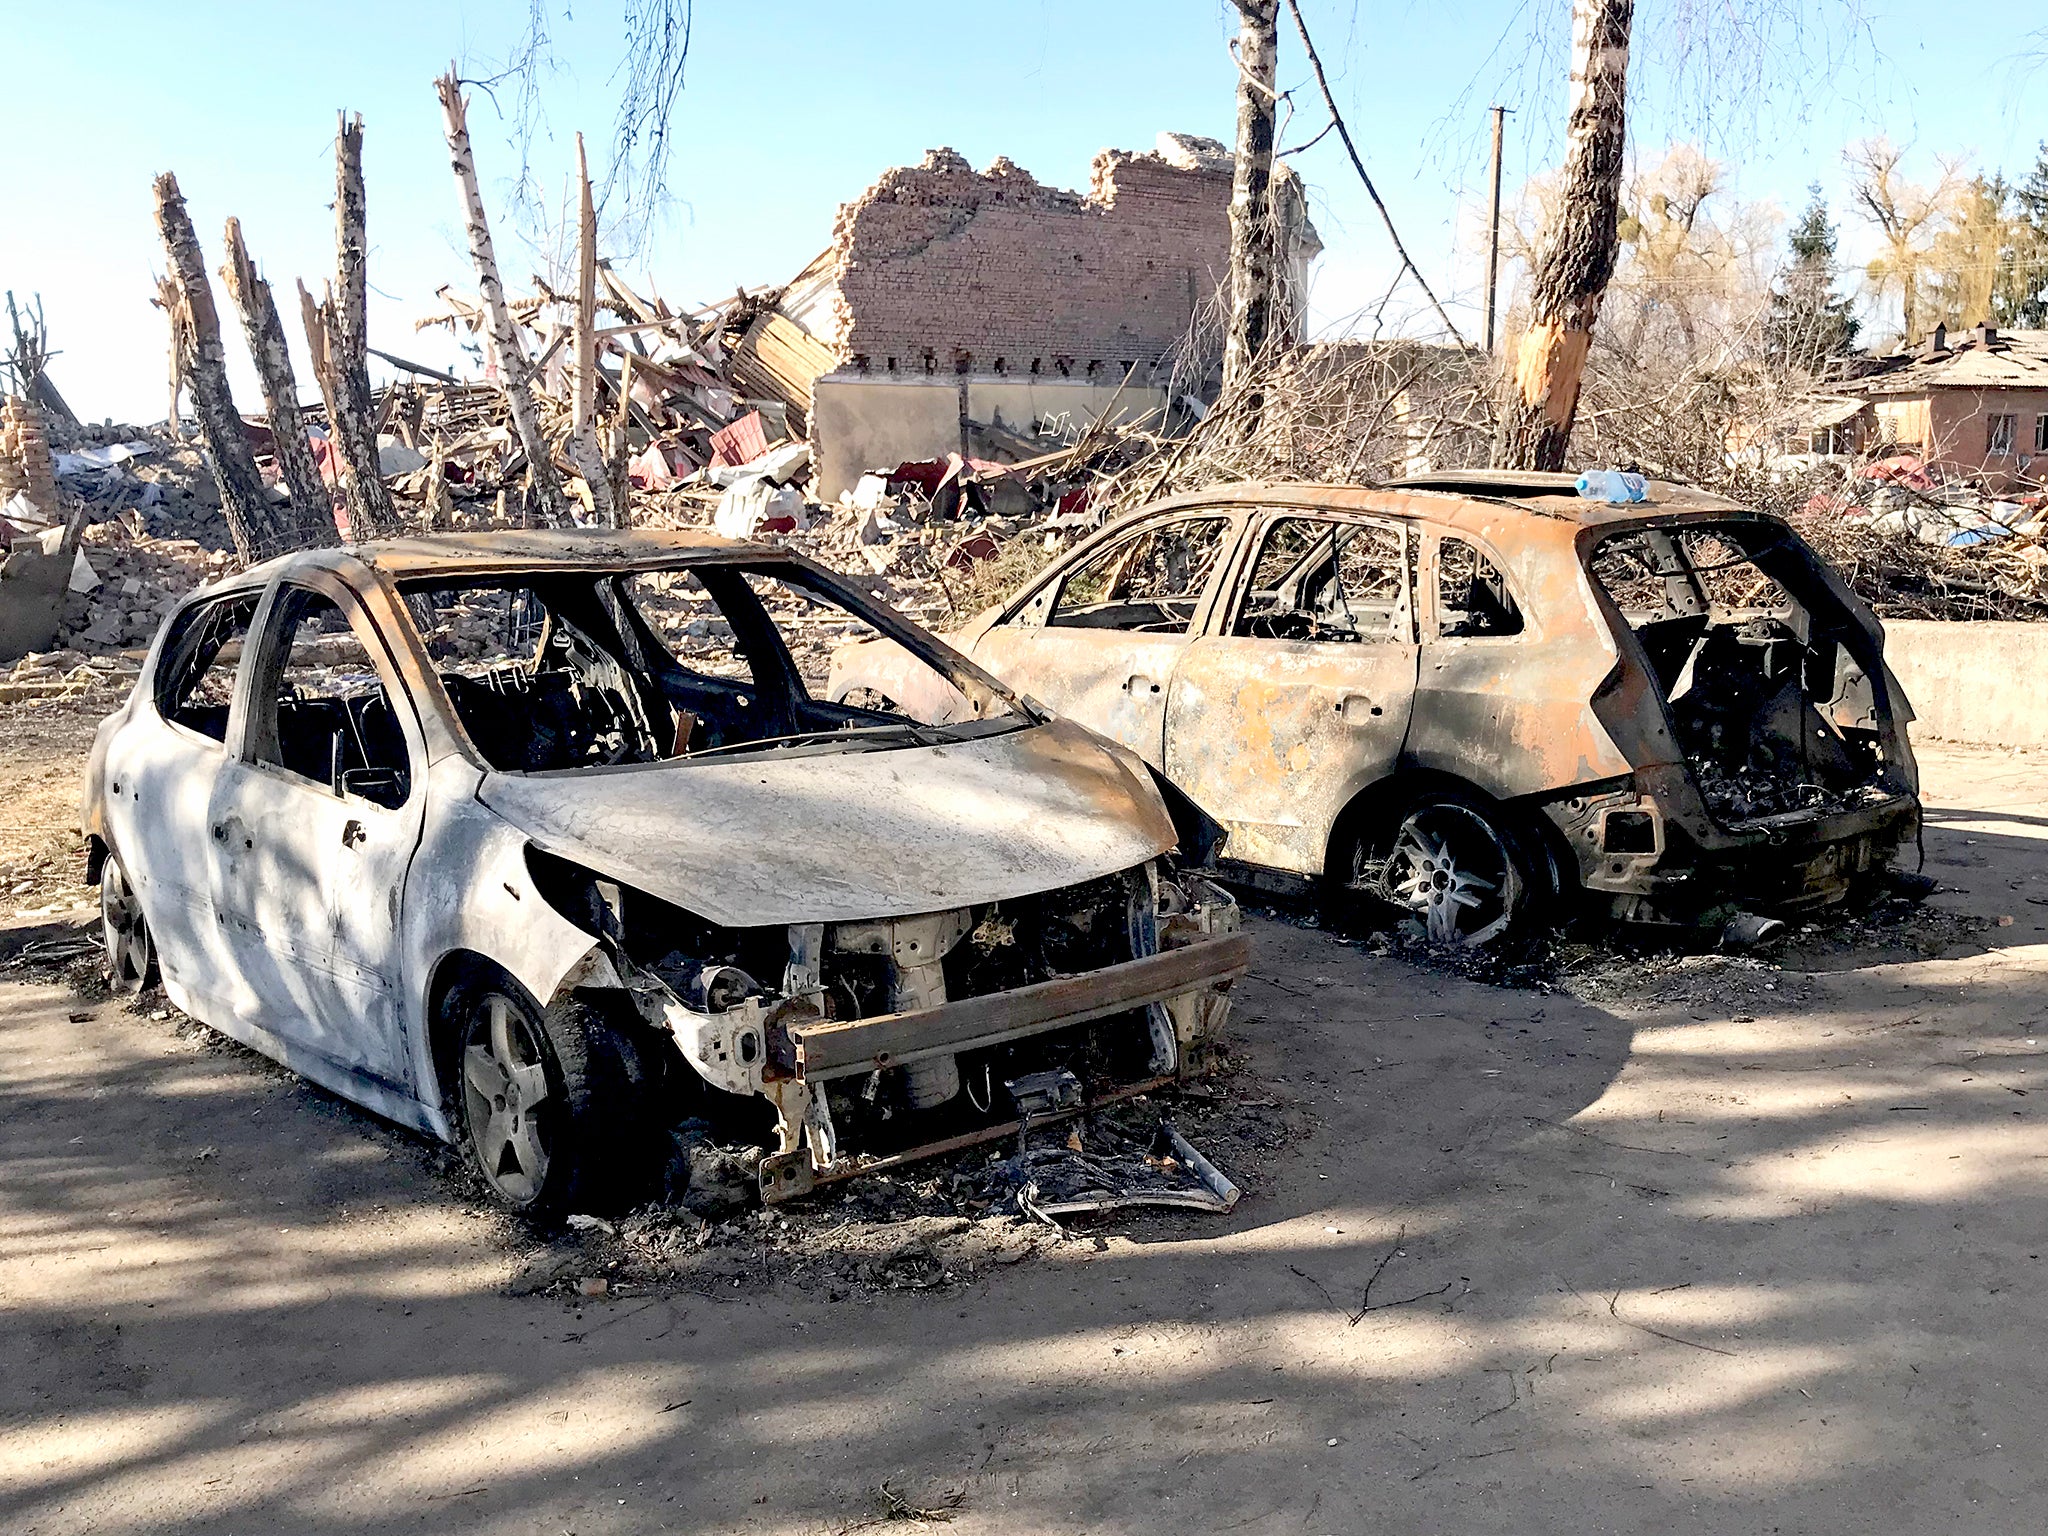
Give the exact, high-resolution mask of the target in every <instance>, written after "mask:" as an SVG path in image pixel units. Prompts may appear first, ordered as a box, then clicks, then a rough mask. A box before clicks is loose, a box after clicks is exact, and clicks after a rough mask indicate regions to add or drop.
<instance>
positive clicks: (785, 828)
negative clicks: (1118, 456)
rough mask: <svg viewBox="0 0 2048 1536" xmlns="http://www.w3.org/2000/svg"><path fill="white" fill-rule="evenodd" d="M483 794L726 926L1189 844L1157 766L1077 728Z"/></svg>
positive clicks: (966, 888) (536, 783)
mask: <svg viewBox="0 0 2048 1536" xmlns="http://www.w3.org/2000/svg"><path fill="white" fill-rule="evenodd" d="M477 798H478V799H479V800H481V801H482V802H483V803H484V804H485V805H487V806H489V807H490V808H491V809H492V810H493V811H495V812H497V813H498V814H499V815H500V816H502V817H504V818H505V819H506V820H507V821H509V822H511V823H512V824H513V825H514V826H516V827H518V828H519V829H520V830H521V831H523V832H524V833H525V834H526V835H527V836H528V837H529V838H531V839H532V840H533V842H534V844H535V845H536V846H538V847H539V848H541V849H542V850H543V851H545V852H547V853H551V854H555V855H557V856H559V857H561V858H565V859H571V860H574V861H575V862H576V863H578V864H582V865H584V866H586V867H587V868H590V869H592V870H595V871H596V872H597V873H599V874H601V875H603V876H605V877H606V878H608V879H613V880H617V881H619V882H621V883H622V884H626V885H630V886H633V887H634V888H636V889H638V890H642V891H646V892H647V893H648V894H649V895H652V896H658V897H660V898H661V899H662V900H663V901H668V902H673V903H674V904H675V905H677V906H679V907H683V908H685V909H686V910H688V911H690V912H693V913H695V914H696V915H697V916H699V917H701V918H703V919H705V920H706V921H707V922H711V923H716V924H718V925H720V926H722V927H729V928H754V927H768V926H781V925H785V924H790V923H839V922H858V921H863V920H866V919H871V918H882V917H907V916H911V915H913V914H916V913H923V912H940V911H945V910H947V909H950V908H953V907H964V906H969V905H973V904H975V903H979V902H989V901H1002V900H1008V899H1012V898H1015V897H1019V896H1028V895H1031V894H1034V893H1036V892H1040V891H1050V890H1058V889H1060V888H1061V887H1063V886H1069V885H1076V884H1079V883H1080V882H1082V881H1084V880H1092V879H1095V878H1097V877H1099V876H1102V875H1107V874H1113V873H1115V872H1116V871H1118V870H1123V869H1129V868H1131V867H1132V866H1133V865H1136V864H1140V863H1142V862H1144V861H1145V860H1146V859H1149V858H1152V857H1153V856H1155V855H1157V854H1160V853H1164V852H1166V851H1167V850H1168V849H1169V848H1171V847H1172V846H1173V843H1174V830H1173V823H1172V820H1171V818H1170V817H1169V816H1168V815H1167V811H1166V807H1165V805H1164V803H1163V802H1162V801H1161V800H1160V798H1159V791H1158V789H1157V787H1156V786H1155V785H1154V784H1153V783H1152V781H1151V778H1150V776H1149V775H1148V774H1146V773H1145V772H1144V770H1143V767H1142V765H1139V766H1138V767H1136V768H1134V767H1133V766H1132V765H1131V763H1129V762H1127V761H1126V760H1125V757H1124V755H1123V754H1121V753H1118V752H1116V751H1114V750H1113V749H1112V748H1111V747H1110V746H1109V745H1108V744H1106V743H1105V742H1103V741H1102V740H1100V739H1099V738H1098V737H1096V736H1095V735H1094V734H1093V733H1091V732H1090V731H1088V730H1086V729H1085V728H1083V727H1081V726H1078V725H1075V724H1073V723H1072V722H1071V721H1065V720H1056V721H1052V722H1050V723H1048V724H1044V725H1036V726H1029V727H1026V728H1025V729H1022V730H1017V731H1009V732H1005V733H1004V734H1002V735H998V736H985V737H981V738H979V739H976V740H970V741H962V742H957V743H949V744H947V745H944V746H934V747H904V748H897V749H894V750H886V751H847V752H834V753H825V754H821V755H805V756H798V757H777V756H775V755H773V754H768V755H760V756H754V757H721V758H716V759H710V760H705V761H701V762H696V763H692V762H689V761H687V760H682V761H676V762H668V763H649V764H645V765H636V766H634V767H629V768H615V769H600V770H596V771H591V772H582V773H570V774H553V775H526V774H508V773H491V774H487V775H486V776H485V777H484V780H483V783H482V785H481V786H480V787H479V788H478V790H477Z"/></svg>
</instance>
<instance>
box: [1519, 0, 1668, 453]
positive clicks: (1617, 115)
mask: <svg viewBox="0 0 2048 1536" xmlns="http://www.w3.org/2000/svg"><path fill="white" fill-rule="evenodd" d="M1634 12H1635V4H1634V0H1573V4H1572V107H1571V119H1570V124H1569V127H1568V129H1567V137H1566V145H1565V157H1564V170H1563V176H1562V184H1561V186H1560V188H1559V194H1558V206H1557V212H1556V214H1555V215H1554V216H1553V217H1552V219H1551V221H1550V228H1549V229H1548V230H1547V231H1546V232H1545V233H1544V237H1543V241H1542V243H1541V245H1540V246H1539V247H1538V249H1537V252H1536V260H1535V263H1534V267H1533V270H1532V271H1531V272H1530V274H1529V328H1528V330H1527V331H1525V332H1524V333H1523V334H1522V337H1521V340H1520V342H1519V343H1518V345H1517V348H1516V353H1515V364H1514V372H1513V377H1512V380H1511V382H1510V384H1509V386H1508V394H1507V399H1506V400H1505V401H1503V402H1502V409H1501V432H1500V441H1499V444H1498V445H1497V448H1496V451H1495V455H1494V457H1495V460H1496V462H1498V463H1499V464H1500V465H1502V466H1503V467H1504V468H1508V469H1548V470H1555V469H1563V468H1564V467H1565V460H1566V456H1567V455H1568V454H1569V452H1570V450H1571V440H1572V418H1573V416H1574V415H1575V414H1576V413H1577V411H1578V407H1579V386H1580V384H1581V383H1582V382H1583V380H1584V378H1585V372H1586V354H1587V352H1588V351H1589V350H1590V348H1591V346H1592V343H1593V322H1594V320H1595V319H1596V318H1598V316H1599V313H1600V297H1601V295H1602V294H1603V293H1604V292H1605V291H1606V289H1607V280H1608V279H1609V278H1610V277H1612V276H1613V275H1614V263H1615V258H1616V255H1617V253H1618V250H1619V240H1618V238H1617V234H1616V229H1617V225H1618V223H1619V218H1620V210H1621V173H1622V126H1623V110H1624V107H1625V105H1626V89H1627V83H1628V47H1629V26H1630V23H1631V21H1632V20H1633V18H1634Z"/></svg>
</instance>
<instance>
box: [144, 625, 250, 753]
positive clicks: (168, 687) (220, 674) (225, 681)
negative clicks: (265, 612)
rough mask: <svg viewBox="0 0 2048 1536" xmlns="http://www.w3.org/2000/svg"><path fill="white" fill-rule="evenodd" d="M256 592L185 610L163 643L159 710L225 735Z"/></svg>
mask: <svg viewBox="0 0 2048 1536" xmlns="http://www.w3.org/2000/svg"><path fill="white" fill-rule="evenodd" d="M258 595H259V594H257V593H254V592H251V593H248V594H246V595H245V596H241V597H229V598H223V599H221V600H220V601H219V602H214V603H204V604H201V605H200V606H198V607H196V608H189V609H187V610H186V611H185V614H184V616H183V617H182V618H180V619H179V620H178V623H177V625H176V626H175V627H174V628H173V630H172V631H171V634H170V635H169V637H168V638H167V639H166V640H165V642H164V648H163V652H162V656H163V659H162V661H161V663H160V664H159V667H158V671H157V685H156V707H157V713H159V714H160V715H162V716H163V717H164V718H165V719H166V720H169V721H171V722H173V723H174V724H177V725H182V726H184V727H185V728H186V729H187V730H190V731H197V732H198V733H199V734H200V735H202V736H210V737H212V738H213V739H214V740H215V741H226V740H227V739H228V711H229V709H230V707H231V706H232V705H233V703H234V700H235V674H236V672H237V671H238V670H239V669H240V667H241V664H242V652H243V650H244V649H245V646H246V643H247V641H248V638H249V622H250V620H252V619H253V618H254V617H255V616H256V600H257V597H258Z"/></svg>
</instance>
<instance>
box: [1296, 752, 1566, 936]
mask: <svg viewBox="0 0 2048 1536" xmlns="http://www.w3.org/2000/svg"><path fill="white" fill-rule="evenodd" d="M1332 873H1333V874H1335V875H1337V877H1338V879H1339V881H1340V882H1341V883H1340V885H1339V886H1338V888H1337V891H1336V892H1335V894H1336V896H1337V898H1338V903H1337V906H1338V912H1337V916H1338V920H1339V925H1340V926H1342V927H1345V928H1354V929H1355V928H1358V927H1361V926H1364V925H1365V924H1366V923H1367V922H1369V920H1370V917H1371V915H1373V913H1374V911H1375V910H1377V911H1380V912H1384V911H1385V910H1386V909H1387V908H1388V907H1392V908H1394V909H1396V910H1398V911H1402V912H1405V913H1406V914H1407V915H1408V916H1409V917H1411V918H1413V919H1414V920H1415V922H1417V923H1418V924H1420V925H1421V927H1422V930H1423V933H1424V936H1425V937H1427V938H1428V939H1429V941H1430V942H1431V943H1433V944H1441V945H1444V946H1446V947H1450V948H1457V949H1484V950H1490V951H1494V952H1496V953H1508V952H1511V951H1513V950H1514V949H1516V948H1519V947H1520V946H1522V945H1523V944H1525V943H1526V942H1527V940H1528V939H1529V938H1530V937H1532V936H1533V934H1534V933H1535V932H1536V931H1538V930H1539V929H1540V928H1541V926H1542V921H1543V918H1542V913H1543V909H1544V908H1545V907H1546V906H1547V905H1549V904H1550V902H1551V901H1552V899H1553V898H1555V897H1556V895H1557V894H1558V880H1557V877H1556V872H1555V870H1554V868H1553V865H1552V863H1551V860H1550V859H1549V858H1548V856H1547V854H1546V852H1545V850H1544V848H1543V846H1542V844H1541V841H1540V839H1539V838H1538V837H1537V836H1536V835H1535V834H1534V833H1532V832H1529V831H1526V830H1524V829H1523V828H1521V827H1520V826H1518V825H1517V824H1516V822H1515V821H1514V820H1513V818H1512V817H1511V816H1509V815H1508V814H1507V813H1506V812H1505V811H1503V810H1502V809H1501V808H1500V807H1499V806H1496V805H1492V804H1490V803H1488V802H1486V801H1483V800H1481V799H1480V798H1479V797H1478V796H1475V795H1467V794H1463V793H1460V792H1459V791H1457V790H1455V789H1442V790H1431V791H1427V792H1425V793H1423V794H1421V795H1418V796H1416V797H1415V798H1413V799H1411V800H1409V801H1408V802H1406V803H1405V804H1404V805H1403V806H1402V807H1401V808H1400V809H1399V810H1398V811H1397V812H1396V813H1395V814H1394V815H1392V816H1390V817H1387V818H1385V819H1384V820H1382V821H1380V822H1379V823H1378V824H1377V825H1376V826H1371V827H1366V826H1362V827H1360V828H1359V829H1358V830H1357V831H1356V832H1354V833H1353V834H1352V835H1351V836H1350V837H1349V838H1348V839H1346V841H1345V844H1344V846H1343V848H1342V850H1341V856H1340V858H1339V859H1338V860H1336V861H1334V868H1333V870H1332Z"/></svg>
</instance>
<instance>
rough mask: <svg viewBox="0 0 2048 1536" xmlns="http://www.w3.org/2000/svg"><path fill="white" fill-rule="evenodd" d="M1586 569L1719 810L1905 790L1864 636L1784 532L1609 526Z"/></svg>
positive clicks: (1749, 526) (1872, 798)
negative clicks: (1627, 630)
mask: <svg viewBox="0 0 2048 1536" xmlns="http://www.w3.org/2000/svg"><path fill="white" fill-rule="evenodd" d="M1592 570H1593V574H1594V576H1595V578H1596V579H1597V580H1598V582H1599V583H1600V585H1601V586H1602V588H1604V589H1605V591H1606V592H1607V594H1608V596H1609V597H1611V598H1612V599H1613V600H1614V603H1615V605H1616V606H1617V607H1618V608H1620V609H1621V611H1622V613H1623V615H1624V616H1625V617H1626V619H1627V621H1628V623H1629V625H1630V627H1631V628H1632V629H1633V630H1634V632H1635V636H1636V639H1637V640H1638V641H1639V642H1640V643H1641V645H1642V647H1643V652H1644V654H1645V656H1646V657H1647V658H1648V661H1649V664H1650V670H1651V672H1652V674H1653V675H1654V676H1655V678H1656V680H1657V683H1658V686H1659V688H1660V690H1661V692H1662V693H1663V696H1664V703H1665V708H1666V710H1667V712H1668V714H1669V717H1670V720H1671V725H1672V729H1673V731H1674V733H1675V734H1676V736H1677V739H1678V743H1679V746H1680V748H1681V750H1682V751H1683V752H1684V754H1685V758H1686V762H1687V764H1688V766H1690V768H1691V769H1692V773H1693V777H1694V779H1695V780H1696V781H1697V783H1698V785H1699V788H1700V793H1701V795H1702V797H1703V799H1704V800H1705V801H1706V805H1707V809H1708V811H1709V812H1710V813H1711V814H1712V815H1713V816H1714V817H1715V819H1716V820H1717V821H1720V822H1722V823H1724V824H1731V823H1740V822H1744V821H1749V820H1754V819H1757V818H1761V817H1769V816H1777V815H1784V814H1787V813H1792V812H1799V811H1811V810H1821V811H1830V812H1831V811H1837V810H1842V809H1845V808H1849V807H1852V806H1856V805H1864V804H1872V803H1875V802H1877V801H1879V800H1883V799H1886V798H1888V797H1889V796H1891V795H1893V794H1896V793H1902V792H1904V791H1905V789H1906V786H1905V785H1904V784H1903V783H1902V782H1895V778H1896V775H1894V774H1893V773H1892V772H1891V765H1890V764H1888V763H1887V761H1886V756H1885V738H1886V734H1887V732H1886V730H1885V727H1886V726H1887V725H1888V723H1889V721H1888V719H1884V718H1880V715H1879V710H1878V704H1877V698H1876V690H1875V689H1874V688H1873V685H1872V681H1871V677H1870V674H1869V672H1868V671H1867V670H1866V668H1867V667H1868V666H1870V665H1871V664H1873V662H1874V660H1875V651H1874V647H1872V646H1871V645H1870V644H1869V642H1868V640H1867V637H1866V636H1865V635H1864V633H1863V631H1862V629H1861V628H1860V627H1859V626H1858V625H1857V624H1856V623H1855V622H1854V620H1853V619H1852V617H1851V616H1850V614H1849V612H1848V611H1847V609H1846V608H1844V607H1843V606H1842V604H1841V603H1840V602H1839V601H1837V600H1836V599H1835V598H1834V597H1833V596H1832V595H1831V594H1830V593H1829V592H1828V590H1827V587H1826V586H1825V584H1824V583H1823V582H1822V581H1821V579H1820V577H1819V575H1818V574H1817V572H1816V571H1815V568H1814V560H1813V557H1812V556H1811V555H1810V554H1808V553H1807V552H1806V551H1805V549H1804V548H1803V546H1801V545H1799V544H1798V542H1797V541H1796V539H1794V538H1793V536H1791V535H1790V534H1788V533H1786V532H1784V531H1782V530H1780V529H1777V528H1774V527H1772V526H1771V525H1769V524H1766V523H1740V522H1727V523H1713V524H1704V525H1694V526H1687V527H1676V528H1665V529H1655V528H1652V529H1641V530H1636V531H1631V532H1625V533H1617V534H1613V535H1610V536H1609V537H1608V538H1606V539H1604V540H1602V541H1601V542H1600V543H1599V544H1598V545H1596V546H1595V548H1594V550H1593V556H1592Z"/></svg>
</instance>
